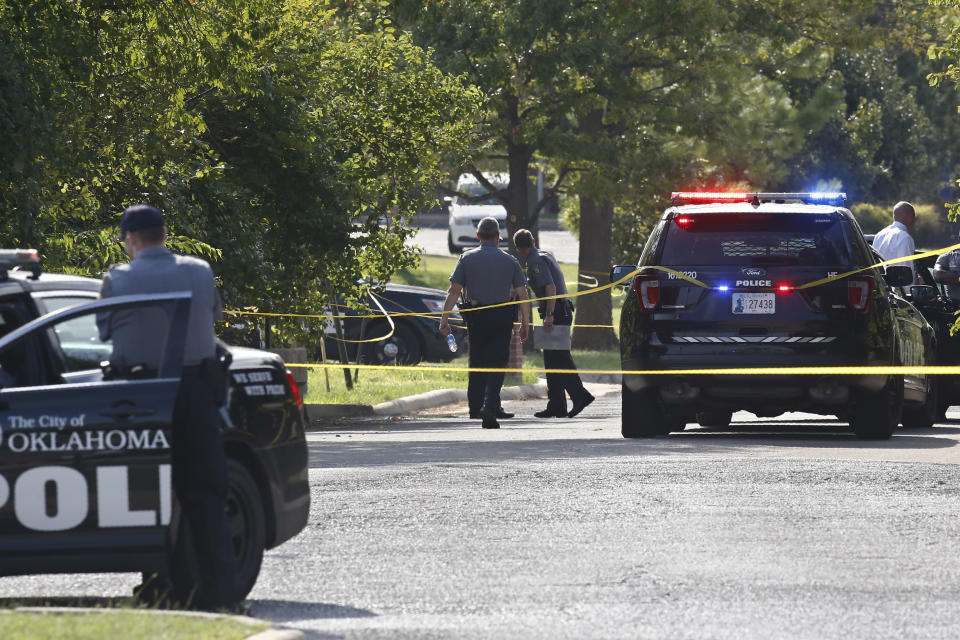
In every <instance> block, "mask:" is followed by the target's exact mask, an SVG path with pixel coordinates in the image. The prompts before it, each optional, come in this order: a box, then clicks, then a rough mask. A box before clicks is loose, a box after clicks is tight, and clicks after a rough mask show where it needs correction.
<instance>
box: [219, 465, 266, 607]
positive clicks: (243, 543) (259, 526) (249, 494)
mask: <svg viewBox="0 0 960 640" xmlns="http://www.w3.org/2000/svg"><path fill="white" fill-rule="evenodd" d="M227 523H228V524H229V527H230V537H231V540H232V541H233V557H234V563H235V564H234V567H235V569H236V573H235V574H234V583H235V584H236V586H237V593H236V594H234V598H233V600H234V602H240V601H241V600H243V599H244V598H246V597H247V594H248V593H250V590H251V589H253V585H254V584H256V582H257V576H259V575H260V564H261V563H262V562H263V549H264V547H266V542H267V517H266V513H265V511H264V508H263V496H262V495H261V494H260V490H259V488H258V487H257V482H256V480H254V478H253V476H252V475H251V474H250V471H248V470H247V468H246V467H245V466H243V465H242V464H240V463H239V462H237V461H236V460H232V459H228V460H227Z"/></svg>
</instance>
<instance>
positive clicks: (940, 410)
mask: <svg viewBox="0 0 960 640" xmlns="http://www.w3.org/2000/svg"><path fill="white" fill-rule="evenodd" d="M936 380H937V422H946V421H947V410H948V409H949V408H950V407H951V406H952V405H951V404H950V394H949V393H948V391H949V390H950V389H951V388H952V387H951V385H950V384H949V383H948V382H947V379H946V378H945V377H944V376H937V378H936Z"/></svg>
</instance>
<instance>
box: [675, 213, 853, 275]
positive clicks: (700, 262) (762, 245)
mask: <svg viewBox="0 0 960 640" xmlns="http://www.w3.org/2000/svg"><path fill="white" fill-rule="evenodd" d="M848 246H849V244H848V242H847V238H846V235H845V231H844V225H843V223H842V222H841V220H840V218H839V217H837V216H834V215H831V214H822V215H821V214H809V213H795V214H791V213H774V214H763V213H761V214H757V213H709V214H690V215H679V216H677V217H676V218H674V219H673V220H672V221H671V223H670V224H669V225H668V226H667V236H666V240H665V242H664V246H663V253H662V255H661V258H660V262H661V264H663V265H664V266H671V265H676V266H708V265H716V266H724V265H734V266H741V265H755V266H759V265H802V266H819V265H834V266H843V265H849V264H850V262H851V260H850V251H849V249H848Z"/></svg>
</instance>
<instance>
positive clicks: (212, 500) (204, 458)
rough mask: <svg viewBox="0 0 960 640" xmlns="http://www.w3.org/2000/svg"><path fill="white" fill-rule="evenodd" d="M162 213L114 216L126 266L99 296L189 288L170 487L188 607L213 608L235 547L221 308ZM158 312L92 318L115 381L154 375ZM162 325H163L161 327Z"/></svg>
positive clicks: (165, 581) (224, 591)
mask: <svg viewBox="0 0 960 640" xmlns="http://www.w3.org/2000/svg"><path fill="white" fill-rule="evenodd" d="M166 237H167V229H166V226H165V225H164V221H163V215H162V214H161V213H160V211H159V210H158V209H156V208H154V207H151V206H149V205H145V204H138V205H133V206H130V207H127V209H126V210H124V212H123V217H122V218H121V219H120V240H121V242H123V247H124V251H125V252H126V254H127V255H128V256H129V257H130V258H131V260H130V262H129V263H127V264H123V265H117V266H114V267H113V268H111V269H110V271H109V272H107V273H106V275H104V277H103V287H102V289H101V291H100V295H101V297H103V298H108V297H110V296H120V295H130V294H144V293H164V292H172V291H190V292H191V293H192V294H193V295H192V300H191V302H190V313H189V317H188V321H187V332H186V345H185V349H184V356H183V373H182V378H181V382H180V387H179V390H178V392H177V398H176V402H175V405H174V411H173V421H172V422H173V424H172V427H173V443H172V451H171V454H172V462H173V465H172V466H173V485H174V491H175V492H176V496H177V498H178V500H179V501H180V504H181V506H182V508H183V514H184V517H185V518H186V521H187V523H188V524H189V526H190V531H191V533H192V538H193V547H194V550H195V557H196V561H197V564H198V568H199V572H200V581H201V585H199V586H200V588H199V589H197V590H196V593H195V595H194V602H193V603H192V604H195V605H198V606H201V607H207V608H217V607H221V606H227V605H230V604H233V602H234V600H235V597H234V595H233V594H234V593H235V587H234V584H233V575H234V571H233V563H234V560H233V542H232V538H231V535H230V532H229V528H228V523H227V519H226V512H225V508H226V490H227V467H226V458H225V456H224V451H223V436H222V434H221V433H220V419H219V414H218V412H217V399H216V390H215V387H216V384H215V382H214V377H213V374H212V372H213V371H214V370H215V367H216V362H215V360H214V358H215V354H216V338H215V337H214V334H213V323H214V321H215V320H217V319H219V318H220V315H221V311H222V308H223V307H222V303H221V301H220V295H219V293H218V292H217V290H216V287H215V285H214V280H213V272H212V271H211V269H210V265H209V264H207V262H205V261H204V260H200V259H198V258H192V257H187V256H178V255H174V254H172V253H171V252H170V251H168V250H167V249H166V248H165V247H164V246H163V245H164V242H165V240H166ZM165 321H166V319H165V317H164V314H160V313H156V312H155V311H114V312H110V313H107V314H102V315H101V316H99V317H98V318H97V324H98V326H99V329H100V337H101V339H102V340H107V339H111V340H112V342H113V353H112V355H111V368H112V369H113V370H114V374H115V375H117V376H118V377H128V376H140V377H149V376H151V375H156V370H157V368H158V366H159V361H160V357H161V351H160V350H161V349H162V344H158V343H162V341H161V340H156V339H155V338H156V337H158V336H159V335H163V334H165V332H166V326H165V324H163V323H165ZM161 325H163V326H161ZM170 586H171V584H170V582H169V577H167V576H154V577H153V578H152V579H147V578H146V576H145V580H144V584H143V585H141V587H140V593H139V595H141V597H159V596H162V595H163V594H164V592H165V591H169V590H170Z"/></svg>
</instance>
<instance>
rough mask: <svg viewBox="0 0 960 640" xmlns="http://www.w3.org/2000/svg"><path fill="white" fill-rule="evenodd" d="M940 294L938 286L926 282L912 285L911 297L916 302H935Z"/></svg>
mask: <svg viewBox="0 0 960 640" xmlns="http://www.w3.org/2000/svg"><path fill="white" fill-rule="evenodd" d="M939 294H940V292H939V291H937V288H936V287H931V286H930V285H926V284H916V285H914V286H912V287H910V297H911V298H912V299H913V301H914V302H933V301H934V300H936V299H937V296H938V295H939Z"/></svg>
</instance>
